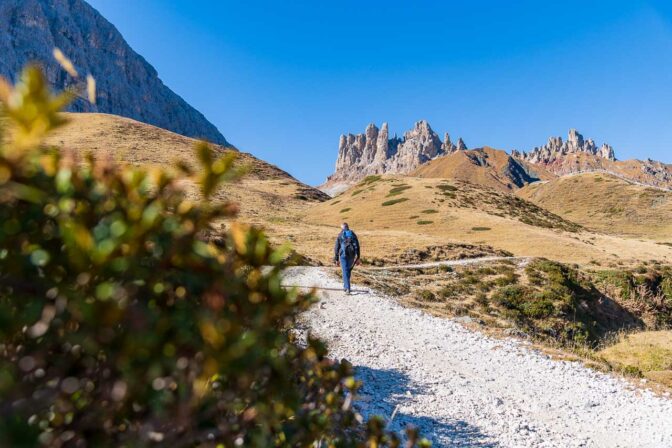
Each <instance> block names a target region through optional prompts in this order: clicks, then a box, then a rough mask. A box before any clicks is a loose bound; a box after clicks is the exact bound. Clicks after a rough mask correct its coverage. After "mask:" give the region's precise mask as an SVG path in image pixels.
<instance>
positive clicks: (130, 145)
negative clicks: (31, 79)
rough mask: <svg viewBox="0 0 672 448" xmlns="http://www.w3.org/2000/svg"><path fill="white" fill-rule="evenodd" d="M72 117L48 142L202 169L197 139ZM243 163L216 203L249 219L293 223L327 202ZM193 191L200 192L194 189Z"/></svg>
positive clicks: (122, 121) (253, 162)
mask: <svg viewBox="0 0 672 448" xmlns="http://www.w3.org/2000/svg"><path fill="white" fill-rule="evenodd" d="M67 116H68V118H69V120H70V122H69V123H68V124H67V125H66V126H64V127H63V128H61V129H59V130H58V131H57V132H55V133H54V134H53V135H52V136H51V137H50V138H49V140H48V141H47V143H48V144H51V145H55V146H58V147H60V148H63V149H65V150H71V151H73V152H75V153H77V154H84V153H86V152H91V153H92V154H93V155H94V157H96V158H109V159H111V160H115V161H118V162H120V163H122V164H124V163H128V164H132V165H136V166H139V165H144V166H153V165H155V166H156V165H160V166H164V167H165V166H173V165H174V164H175V161H177V160H183V161H185V162H187V163H188V164H190V165H192V166H195V165H196V158H195V152H194V150H193V148H194V145H195V143H196V140H194V139H191V138H188V137H184V136H181V135H178V134H175V133H173V132H170V131H166V130H165V129H161V128H157V127H155V126H151V125H148V124H144V123H140V122H137V121H134V120H131V119H128V118H123V117H119V116H116V115H108V114H67ZM215 149H216V150H217V151H218V152H220V153H222V154H224V153H225V152H227V151H231V149H226V148H223V147H220V146H215ZM238 160H239V163H241V164H242V165H244V166H246V167H248V168H249V174H248V175H247V176H245V177H244V178H243V179H242V180H241V181H240V182H236V183H232V184H229V185H225V186H224V187H223V188H222V190H221V191H219V192H218V193H217V194H216V195H215V199H216V200H221V201H226V200H230V201H234V202H236V203H237V204H238V205H239V207H240V215H239V218H240V219H241V220H243V221H246V222H249V223H252V224H260V225H261V224H266V223H268V222H269V221H274V220H283V219H287V218H288V217H290V216H295V215H296V214H298V213H300V212H302V211H303V210H305V209H306V208H308V207H310V206H311V205H312V204H313V203H315V202H316V201H318V200H320V198H322V199H324V198H325V197H324V196H323V195H322V194H321V193H320V192H319V191H318V190H316V189H314V188H312V187H309V186H307V185H305V184H303V183H301V182H299V181H297V180H296V179H294V178H293V177H292V176H290V175H289V174H288V173H286V172H285V171H282V170H281V169H279V168H277V167H275V166H273V165H271V164H269V163H266V162H264V161H262V160H259V159H257V158H255V157H253V156H252V155H250V154H245V153H238ZM187 188H188V189H189V191H190V192H192V193H194V194H195V188H194V187H193V185H187Z"/></svg>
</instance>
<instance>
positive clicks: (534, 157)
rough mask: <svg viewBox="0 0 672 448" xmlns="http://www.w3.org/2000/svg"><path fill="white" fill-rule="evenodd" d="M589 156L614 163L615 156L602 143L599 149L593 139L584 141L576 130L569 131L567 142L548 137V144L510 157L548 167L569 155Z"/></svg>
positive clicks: (514, 153) (610, 149) (517, 152)
mask: <svg viewBox="0 0 672 448" xmlns="http://www.w3.org/2000/svg"><path fill="white" fill-rule="evenodd" d="M581 153H583V154H589V155H592V156H595V157H597V158H602V159H606V160H611V161H615V160H616V156H615V154H614V150H613V148H612V147H611V146H610V145H608V144H607V143H604V144H603V145H602V146H600V147H599V148H598V147H597V146H596V145H595V142H594V140H593V139H590V138H589V139H584V138H583V135H581V134H580V133H579V132H578V131H577V130H576V129H570V130H569V133H568V135H567V140H566V141H564V142H563V140H562V137H550V138H549V139H548V142H547V143H546V144H545V145H543V146H540V147H536V148H534V149H533V150H532V151H530V152H519V151H514V152H513V153H512V155H514V157H517V158H519V159H522V160H525V161H527V162H530V163H538V164H542V165H550V164H553V163H555V162H556V161H559V160H562V159H565V158H566V157H567V156H568V155H570V154H581Z"/></svg>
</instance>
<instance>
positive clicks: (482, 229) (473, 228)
mask: <svg viewBox="0 0 672 448" xmlns="http://www.w3.org/2000/svg"><path fill="white" fill-rule="evenodd" d="M471 230H473V231H474V232H487V231H488V230H492V229H491V228H490V227H472V228H471Z"/></svg>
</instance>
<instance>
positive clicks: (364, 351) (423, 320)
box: [285, 267, 672, 448]
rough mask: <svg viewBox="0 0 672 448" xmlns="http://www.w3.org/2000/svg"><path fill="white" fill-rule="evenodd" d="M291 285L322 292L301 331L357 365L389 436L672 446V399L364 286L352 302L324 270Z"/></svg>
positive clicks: (362, 405)
mask: <svg viewBox="0 0 672 448" xmlns="http://www.w3.org/2000/svg"><path fill="white" fill-rule="evenodd" d="M285 282H286V283H288V284H293V285H299V286H306V287H312V286H316V287H319V288H322V289H321V290H319V292H320V295H321V301H320V303H319V304H318V305H316V306H315V307H313V308H312V309H311V310H310V311H309V312H307V313H306V314H305V315H303V316H302V326H303V329H304V331H305V330H306V329H307V328H310V331H311V332H312V333H313V334H316V335H317V336H319V337H321V338H322V339H323V340H326V341H327V342H328V343H329V347H330V350H331V354H332V355H333V356H334V357H335V358H339V359H340V358H346V359H348V360H350V362H352V363H353V364H354V365H355V366H356V367H357V375H358V377H359V378H361V379H362V380H363V381H364V382H365V386H364V388H363V390H362V397H361V401H359V403H358V407H359V409H360V411H361V412H362V413H363V414H364V415H374V414H377V415H382V416H384V417H387V418H389V417H390V416H391V415H393V413H394V415H395V416H394V418H393V419H392V421H391V422H390V424H389V427H390V429H392V430H399V431H400V430H402V429H403V428H405V427H406V425H408V424H412V425H415V426H417V427H419V428H420V430H421V431H422V433H423V435H424V436H425V437H428V438H430V439H431V440H433V442H434V446H459V447H623V448H625V447H628V448H630V447H651V448H666V447H667V448H669V447H672V400H669V399H666V398H662V397H657V396H655V395H654V394H653V393H651V392H649V391H639V390H635V389H634V388H633V386H631V385H630V384H628V383H627V382H625V381H624V380H622V379H619V378H616V377H612V376H609V375H605V374H601V373H598V372H596V371H593V370H590V369H588V368H585V367H583V366H581V365H580V364H578V363H571V362H566V361H554V360H551V359H550V358H549V357H548V356H546V355H543V354H541V353H538V352H536V351H533V350H531V349H530V348H527V347H526V346H525V344H524V343H522V342H519V341H515V340H497V339H492V338H490V337H487V336H485V335H483V334H481V333H478V332H474V331H471V330H468V329H466V328H464V327H462V326H461V325H460V324H458V323H456V322H454V321H451V320H448V319H441V318H437V317H433V316H430V315H428V314H425V313H423V312H421V311H419V310H415V309H409V308H404V307H402V306H401V305H398V304H397V303H396V302H395V301H394V300H392V299H390V298H386V297H384V296H383V295H381V294H379V293H377V292H375V291H371V290H368V289H366V288H361V287H355V288H354V291H353V292H354V294H353V295H352V296H346V295H344V294H343V293H342V292H341V291H340V287H341V285H340V281H339V279H338V278H336V277H334V276H333V275H331V274H329V271H328V270H325V269H324V268H312V267H298V268H291V269H289V270H288V271H287V272H286V280H285ZM395 409H396V411H397V412H396V413H395Z"/></svg>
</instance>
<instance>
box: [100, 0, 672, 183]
mask: <svg viewBox="0 0 672 448" xmlns="http://www.w3.org/2000/svg"><path fill="white" fill-rule="evenodd" d="M90 3H91V4H92V5H93V6H94V7H96V8H97V9H98V10H99V11H100V12H101V13H102V14H103V15H104V16H105V17H106V18H107V19H108V20H110V21H111V22H112V23H113V24H115V25H116V26H117V28H118V29H119V30H120V31H121V32H122V34H123V35H124V36H125V37H126V39H127V41H128V42H129V43H130V44H131V46H132V47H133V48H134V49H135V50H136V51H137V52H138V53H140V54H142V55H143V56H144V57H145V58H146V59H147V60H148V61H149V62H150V63H151V64H152V65H154V67H156V69H157V70H158V72H159V75H160V76H161V78H162V79H163V81H164V82H165V83H166V84H167V85H168V86H169V87H171V88H172V89H173V90H174V91H176V92H177V93H178V94H180V95H181V96H182V97H184V98H185V99H186V100H187V101H188V102H189V103H191V104H192V105H193V106H194V107H196V108H197V109H199V110H200V111H201V112H203V113H204V114H205V115H206V116H207V117H208V118H209V119H210V121H212V122H213V123H214V124H215V125H216V126H217V127H218V128H219V129H220V130H221V132H222V133H223V134H224V136H225V137H226V138H227V139H228V140H229V141H230V142H232V143H233V144H235V145H236V146H237V147H239V148H240V149H241V150H243V151H246V152H251V153H253V154H255V155H256V156H258V157H261V158H263V159H265V160H267V161H270V162H272V163H274V164H276V165H278V166H280V167H281V168H283V169H285V170H287V171H289V172H290V173H292V174H293V175H294V176H296V177H297V178H299V179H300V180H303V181H304V182H307V183H310V184H319V183H321V182H322V181H323V180H324V178H325V177H326V176H327V175H328V174H330V173H331V172H332V171H333V165H334V162H335V159H336V154H337V149H338V138H339V135H340V134H342V133H347V132H352V133H357V132H363V130H364V128H365V126H366V125H367V124H368V123H370V122H375V123H378V124H380V123H381V122H383V121H387V122H389V124H390V130H391V131H392V132H397V133H399V134H402V133H403V132H404V131H406V130H407V129H409V128H410V127H411V126H412V125H413V123H414V122H415V121H417V120H419V119H426V120H429V122H430V124H431V125H432V127H433V128H434V130H435V131H436V132H438V133H439V134H440V135H441V136H443V133H444V132H446V131H447V132H450V134H451V136H453V137H455V138H456V137H458V136H461V137H463V138H464V140H465V141H466V143H467V145H469V146H470V147H477V146H483V145H490V146H495V147H498V148H501V149H506V150H510V149H512V148H517V149H531V148H532V147H534V146H538V145H540V144H543V143H545V141H546V139H547V138H548V137H549V136H551V135H562V136H563V137H565V136H566V134H567V130H568V129H569V128H570V127H575V128H577V129H578V130H579V131H580V132H582V133H583V134H584V136H586V137H593V138H594V139H595V140H596V142H597V143H598V144H601V143H602V142H604V141H607V142H608V143H610V144H612V145H613V146H614V148H615V150H616V153H617V156H618V157H619V158H621V159H626V158H633V157H636V158H647V157H650V158H653V159H658V160H662V161H665V162H672V7H670V6H665V3H666V2H664V1H661V2H651V1H649V2H647V1H641V2H640V1H634V0H632V1H629V0H623V1H616V0H614V1H604V2H591V1H538V0H535V1H468V2H467V1H459V2H448V1H422V0H413V1H411V0H406V1H402V0H396V1H395V0H390V1H386V2H382V1H380V2H378V1H376V2H373V1H363V0H359V1H351V0H339V1H315V0H313V1H291V0H283V1H280V0H278V1H273V2H271V1H268V2H260V1H253V0H246V1H215V0H212V1H206V0H171V1H169V2H168V1H164V0H142V1H138V0H90Z"/></svg>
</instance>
